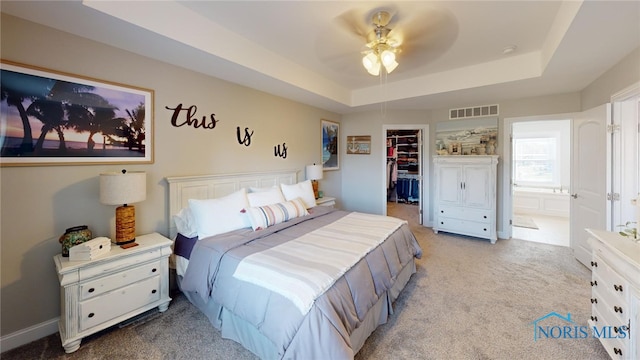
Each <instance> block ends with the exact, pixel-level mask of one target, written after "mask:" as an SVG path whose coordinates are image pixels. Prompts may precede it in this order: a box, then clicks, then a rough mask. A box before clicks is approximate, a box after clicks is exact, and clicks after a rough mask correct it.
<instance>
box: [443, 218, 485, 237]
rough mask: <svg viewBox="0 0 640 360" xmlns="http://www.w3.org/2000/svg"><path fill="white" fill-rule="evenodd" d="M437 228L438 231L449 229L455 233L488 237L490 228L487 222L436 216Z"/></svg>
mask: <svg viewBox="0 0 640 360" xmlns="http://www.w3.org/2000/svg"><path fill="white" fill-rule="evenodd" d="M437 229H438V230H439V231H450V232H453V233H457V234H463V235H470V236H478V237H483V238H489V237H490V236H491V228H490V227H489V224H486V223H481V222H474V221H466V220H460V219H451V218H446V217H439V218H438V226H437Z"/></svg>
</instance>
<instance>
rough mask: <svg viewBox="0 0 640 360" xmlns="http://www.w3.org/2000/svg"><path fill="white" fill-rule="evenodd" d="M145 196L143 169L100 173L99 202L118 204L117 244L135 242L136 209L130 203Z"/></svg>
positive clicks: (145, 179) (144, 174) (145, 178)
mask: <svg viewBox="0 0 640 360" xmlns="http://www.w3.org/2000/svg"><path fill="white" fill-rule="evenodd" d="M146 197H147V176H146V173H145V172H144V171H131V172H127V171H126V170H122V172H110V173H103V174H100V202H101V203H103V204H106V205H120V206H118V208H117V209H116V240H115V243H116V244H117V245H120V246H122V245H126V244H131V243H135V240H136V209H135V207H133V206H132V205H130V204H132V203H136V202H140V201H143V200H144V199H146Z"/></svg>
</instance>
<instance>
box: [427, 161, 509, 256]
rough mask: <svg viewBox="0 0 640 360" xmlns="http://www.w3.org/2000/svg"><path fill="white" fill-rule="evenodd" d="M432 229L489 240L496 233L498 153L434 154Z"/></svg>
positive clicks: (492, 241)
mask: <svg viewBox="0 0 640 360" xmlns="http://www.w3.org/2000/svg"><path fill="white" fill-rule="evenodd" d="M433 164H434V178H435V200H434V214H435V215H434V225H433V231H434V232H435V233H436V234H437V233H438V232H439V231H445V232H450V233H456V234H461V235H468V236H475V237H480V238H484V239H489V240H491V243H492V244H495V243H496V240H497V239H498V237H497V234H496V182H497V167H498V156H497V155H468V156H464V155H449V156H447V155H439V156H434V157H433Z"/></svg>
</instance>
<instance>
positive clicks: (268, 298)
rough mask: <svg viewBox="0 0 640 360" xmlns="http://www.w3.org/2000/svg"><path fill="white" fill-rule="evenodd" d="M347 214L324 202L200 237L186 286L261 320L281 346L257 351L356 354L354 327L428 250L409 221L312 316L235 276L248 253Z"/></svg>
mask: <svg viewBox="0 0 640 360" xmlns="http://www.w3.org/2000/svg"><path fill="white" fill-rule="evenodd" d="M346 214H348V213H347V212H345V211H340V210H335V209H331V208H328V207H322V206H318V207H315V208H313V209H311V214H310V215H309V216H305V217H301V218H296V219H292V220H290V221H288V222H285V223H282V224H278V225H275V226H272V227H269V228H267V229H264V230H260V231H251V230H244V229H243V230H238V231H234V232H230V233H226V234H221V235H217V236H213V237H209V238H206V239H202V240H199V241H198V243H197V244H196V245H195V247H194V248H193V251H192V253H191V258H190V260H189V266H188V268H187V271H186V273H185V276H184V278H183V279H182V282H181V289H182V290H183V291H188V292H195V293H197V294H198V295H199V296H200V297H201V298H202V300H203V301H204V302H205V303H206V302H208V301H214V302H215V303H217V304H220V305H221V306H222V307H223V308H224V309H225V310H226V311H229V312H231V313H233V314H234V315H235V316H236V317H238V318H240V319H242V320H243V321H245V322H247V323H249V324H251V325H252V326H253V327H255V328H256V330H257V331H258V332H259V333H260V334H262V335H263V336H264V337H265V338H267V339H268V340H269V341H270V342H272V343H273V348H275V349H277V354H257V355H258V356H261V357H269V358H286V359H290V358H291V359H293V358H297V359H352V358H353V356H354V355H355V354H354V349H353V348H352V346H351V343H350V342H351V340H350V335H351V333H352V332H353V331H354V330H355V329H357V328H358V327H359V326H360V325H361V323H362V321H363V319H364V318H365V316H366V314H367V312H368V311H369V309H371V307H372V306H373V305H374V304H376V302H378V300H379V299H380V298H381V297H383V296H387V291H388V290H389V289H391V287H392V286H393V284H394V281H395V280H396V276H397V275H398V274H399V273H400V271H401V270H402V269H403V268H404V267H405V266H406V265H407V264H409V263H410V262H412V261H413V259H414V257H417V258H420V257H421V255H422V250H421V248H420V246H419V245H418V243H417V241H416V239H415V237H414V236H413V234H412V233H411V231H410V230H409V227H408V226H407V225H403V226H402V227H400V228H399V229H398V230H396V231H395V232H394V233H393V234H392V235H391V236H390V237H389V239H387V240H386V241H384V242H383V243H382V244H380V245H379V246H378V247H376V248H375V249H373V250H372V251H371V252H369V253H368V254H366V256H365V257H364V258H363V259H361V260H360V261H359V262H357V263H356V264H355V265H354V266H353V267H352V268H351V269H350V270H348V271H347V272H346V273H345V275H343V276H342V277H341V278H340V279H338V280H337V281H336V282H335V283H334V285H333V286H332V287H331V288H329V289H328V290H327V291H326V292H325V293H324V294H322V295H320V297H318V298H317V299H316V301H315V303H314V305H313V306H312V308H311V310H310V311H309V312H308V313H307V314H306V315H302V314H301V313H300V311H298V310H297V309H296V308H295V306H294V305H293V304H292V303H291V301H290V300H288V299H286V298H285V297H283V296H281V295H279V294H277V293H275V292H271V291H269V290H267V289H265V288H262V287H259V286H256V285H253V284H251V283H248V282H244V281H240V280H237V279H236V278H234V277H233V273H234V271H235V269H236V267H237V266H238V263H239V262H240V261H241V260H242V259H243V258H244V257H246V256H248V255H251V254H253V253H256V252H260V251H262V250H266V249H268V248H270V247H273V246H277V245H279V244H282V243H284V242H287V241H290V240H293V239H296V238H297V237H299V236H301V235H303V234H306V233H308V232H311V231H313V230H315V229H317V228H319V227H322V226H324V225H326V224H329V223H332V222H334V221H336V220H337V219H340V218H342V217H344V216H345V215H346ZM390 309H391V308H390ZM245 346H246V345H245ZM248 347H249V348H250V346H248Z"/></svg>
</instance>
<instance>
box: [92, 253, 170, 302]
mask: <svg viewBox="0 0 640 360" xmlns="http://www.w3.org/2000/svg"><path fill="white" fill-rule="evenodd" d="M160 266H161V262H160V260H157V261H153V262H150V263H148V264H144V265H142V266H139V267H136V268H133V269H129V270H126V271H121V272H119V273H116V274H113V275H108V276H105V277H101V278H99V279H96V280H92V281H87V282H85V283H84V284H81V285H80V301H84V300H87V299H91V298H93V297H95V296H98V295H101V294H104V293H106V292H109V291H111V290H113V289H117V288H119V287H123V286H125V285H129V284H132V283H134V282H137V281H140V280H142V279H146V278H148V277H151V276H154V275H158V274H159V272H160Z"/></svg>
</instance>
